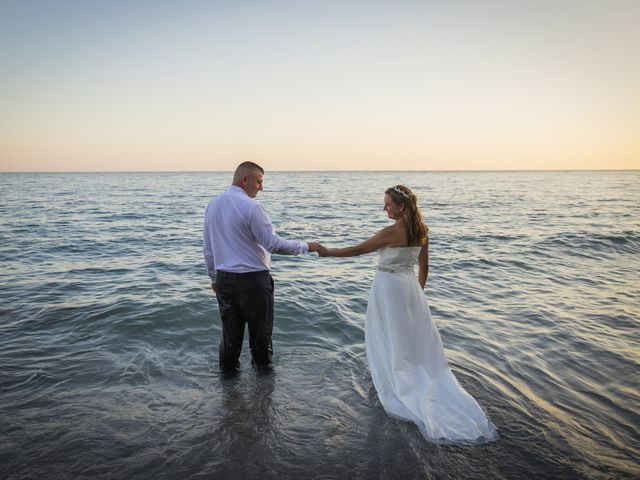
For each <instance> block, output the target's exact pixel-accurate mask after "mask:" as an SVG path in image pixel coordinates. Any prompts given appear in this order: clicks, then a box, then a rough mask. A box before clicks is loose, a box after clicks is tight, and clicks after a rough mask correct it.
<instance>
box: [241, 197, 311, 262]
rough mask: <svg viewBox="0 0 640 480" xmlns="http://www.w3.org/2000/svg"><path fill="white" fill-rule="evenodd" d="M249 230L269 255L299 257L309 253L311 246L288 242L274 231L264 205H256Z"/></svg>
mask: <svg viewBox="0 0 640 480" xmlns="http://www.w3.org/2000/svg"><path fill="white" fill-rule="evenodd" d="M249 228H251V231H252V233H253V234H254V235H255V237H256V240H258V243H259V244H260V245H261V246H262V247H263V248H264V249H265V250H266V251H268V252H269V253H278V254H280V255H299V254H301V253H308V252H309V245H308V244H307V243H305V242H298V241H296V240H286V239H284V238H282V237H280V236H278V234H277V233H275V232H274V231H273V225H272V224H271V219H270V218H269V215H267V212H266V210H265V209H264V207H263V206H262V205H260V204H259V203H256V204H255V205H254V206H253V208H252V209H251V213H250V216H249Z"/></svg>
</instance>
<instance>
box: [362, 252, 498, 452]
mask: <svg viewBox="0 0 640 480" xmlns="http://www.w3.org/2000/svg"><path fill="white" fill-rule="evenodd" d="M419 253H420V247H397V248H384V249H382V250H381V251H380V262H379V265H378V271H377V272H376V275H375V278H374V280H373V286H372V287H371V293H370V294H369V303H368V305H367V318H366V323H365V344H366V351H367V360H368V361H369V368H370V370H371V377H372V380H373V385H374V386H375V388H376V391H377V392H378V397H379V398H380V402H381V403H382V406H383V407H384V409H385V411H386V412H387V413H388V414H389V415H391V416H393V417H398V418H401V419H406V420H410V421H412V422H414V423H415V424H416V425H417V426H418V428H419V429H420V432H421V433H422V434H423V435H424V437H425V438H427V439H429V440H432V441H445V442H447V441H448V442H474V443H476V442H477V443H482V442H486V441H490V440H495V439H496V438H497V437H498V434H497V431H496V428H495V426H494V425H493V423H491V421H490V420H489V419H488V418H487V416H486V415H485V414H484V412H483V411H482V409H481V408H480V406H479V405H478V403H477V402H476V401H475V400H474V399H473V397H472V396H471V395H469V394H468V393H467V392H466V391H465V390H464V388H462V386H461V385H460V384H459V383H458V380H457V379H456V377H454V375H453V373H452V372H451V369H450V368H449V365H448V364H447V360H446V358H445V355H444V349H443V347H442V340H440V334H439V333H438V330H437V329H436V327H435V325H434V323H433V320H432V319H431V313H430V311H429V303H428V302H427V298H426V297H425V295H424V292H423V291H422V289H421V288H420V285H419V284H418V280H417V278H416V274H415V272H414V265H415V264H416V263H417V260H418V254H419Z"/></svg>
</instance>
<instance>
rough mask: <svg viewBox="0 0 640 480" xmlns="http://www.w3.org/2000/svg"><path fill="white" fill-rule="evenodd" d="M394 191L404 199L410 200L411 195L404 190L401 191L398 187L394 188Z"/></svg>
mask: <svg viewBox="0 0 640 480" xmlns="http://www.w3.org/2000/svg"><path fill="white" fill-rule="evenodd" d="M393 190H394V191H396V192H398V193H399V194H400V195H402V196H403V197H404V198H409V195H407V192H405V191H404V190H401V189H399V188H398V186H397V185H396V186H395V187H393Z"/></svg>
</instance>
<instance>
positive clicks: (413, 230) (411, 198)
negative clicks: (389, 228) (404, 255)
mask: <svg viewBox="0 0 640 480" xmlns="http://www.w3.org/2000/svg"><path fill="white" fill-rule="evenodd" d="M384 193H385V194H387V195H389V196H390V197H391V200H393V203H395V204H396V205H404V209H403V210H402V216H403V217H404V223H405V225H406V229H407V240H408V241H409V245H410V246H413V245H422V244H423V243H424V241H425V239H426V238H427V235H428V234H429V229H428V227H427V226H426V225H425V224H424V221H423V220H422V214H421V213H420V209H419V208H418V199H417V197H416V196H415V194H414V193H413V192H412V191H411V189H410V188H409V187H405V186H404V185H396V186H395V187H391V188H387V190H386V191H385V192H384Z"/></svg>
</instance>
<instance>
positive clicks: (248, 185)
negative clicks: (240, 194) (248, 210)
mask: <svg viewBox="0 0 640 480" xmlns="http://www.w3.org/2000/svg"><path fill="white" fill-rule="evenodd" d="M263 177H264V169H263V168H262V167H261V166H260V165H258V164H255V163H253V162H243V163H241V164H240V165H238V168H236V171H235V173H234V174H233V185H235V186H236V187H240V188H242V189H243V190H244V191H245V192H246V193H247V195H249V196H250V197H251V198H256V195H257V194H258V192H259V191H260V190H262V180H263Z"/></svg>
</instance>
